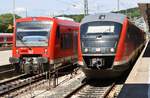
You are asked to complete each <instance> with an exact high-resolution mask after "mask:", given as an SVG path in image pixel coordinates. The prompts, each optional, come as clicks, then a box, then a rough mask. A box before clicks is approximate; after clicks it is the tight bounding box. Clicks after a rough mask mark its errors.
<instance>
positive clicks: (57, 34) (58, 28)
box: [56, 26, 60, 39]
mask: <svg viewBox="0 0 150 98" xmlns="http://www.w3.org/2000/svg"><path fill="white" fill-rule="evenodd" d="M56 37H57V39H59V38H60V26H58V27H57V30H56Z"/></svg>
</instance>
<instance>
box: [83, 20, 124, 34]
mask: <svg viewBox="0 0 150 98" xmlns="http://www.w3.org/2000/svg"><path fill="white" fill-rule="evenodd" d="M121 28H122V25H121V24H120V23H116V22H111V21H95V22H88V23H85V24H82V25H81V29H80V31H81V35H93V34H96V35H97V34H102V35H110V34H111V35H118V34H119V33H120V32H121Z"/></svg>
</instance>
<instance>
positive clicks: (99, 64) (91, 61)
mask: <svg viewBox="0 0 150 98" xmlns="http://www.w3.org/2000/svg"><path fill="white" fill-rule="evenodd" d="M143 47H144V45H142V46H141V47H140V48H139V49H137V50H136V51H135V52H134V54H133V56H132V57H131V59H129V60H128V61H126V62H124V63H122V64H118V65H114V58H115V56H107V57H106V56H83V59H84V65H82V66H81V69H82V70H83V72H84V74H85V75H86V77H87V78H88V79H99V78H101V79H106V78H107V79H108V78H117V77H119V76H121V75H122V74H123V73H124V72H125V71H127V70H128V69H129V68H131V67H133V64H134V63H135V61H136V60H137V58H138V57H139V55H140V53H141V51H142V49H143Z"/></svg>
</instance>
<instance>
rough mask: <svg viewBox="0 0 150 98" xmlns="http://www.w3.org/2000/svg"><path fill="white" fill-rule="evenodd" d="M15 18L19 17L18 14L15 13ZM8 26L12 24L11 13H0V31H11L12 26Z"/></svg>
mask: <svg viewBox="0 0 150 98" xmlns="http://www.w3.org/2000/svg"><path fill="white" fill-rule="evenodd" d="M15 16H16V18H21V17H20V16H18V15H15ZM10 26H13V14H11V13H6V14H1V15H0V32H4V33H5V32H7V33H12V32H13V28H10Z"/></svg>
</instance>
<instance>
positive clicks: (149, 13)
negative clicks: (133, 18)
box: [138, 3, 150, 31]
mask: <svg viewBox="0 0 150 98" xmlns="http://www.w3.org/2000/svg"><path fill="white" fill-rule="evenodd" d="M138 5H139V8H140V12H141V14H142V16H143V17H144V20H145V22H146V25H147V28H148V30H149V31H150V3H139V4H138Z"/></svg>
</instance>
